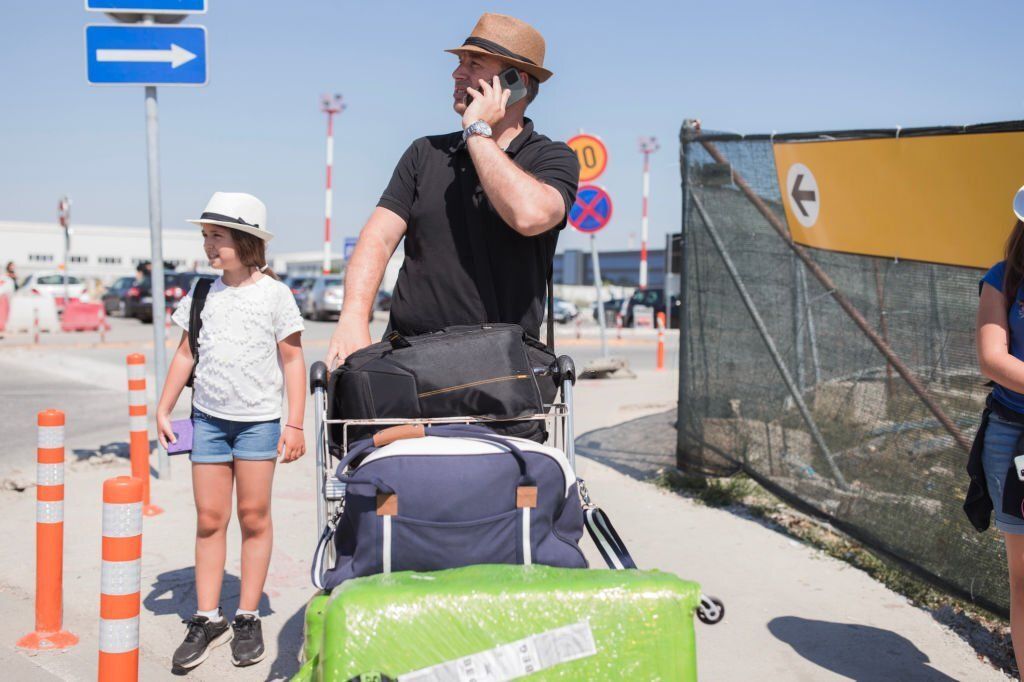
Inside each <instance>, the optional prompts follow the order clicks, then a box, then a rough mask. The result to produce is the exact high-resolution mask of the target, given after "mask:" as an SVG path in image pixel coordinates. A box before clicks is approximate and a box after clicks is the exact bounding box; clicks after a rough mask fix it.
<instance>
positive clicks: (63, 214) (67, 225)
mask: <svg viewBox="0 0 1024 682" xmlns="http://www.w3.org/2000/svg"><path fill="white" fill-rule="evenodd" d="M57 221H58V222H59V223H60V226H61V227H63V228H64V264H63V266H61V273H63V274H62V276H61V279H62V280H63V281H64V309H65V310H66V309H67V306H68V301H69V299H68V253H70V251H71V199H69V198H68V196H67V195H66V194H65V195H64V196H62V197H61V198H60V201H58V202H57Z"/></svg>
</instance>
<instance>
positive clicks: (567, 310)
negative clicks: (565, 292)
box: [552, 296, 580, 324]
mask: <svg viewBox="0 0 1024 682" xmlns="http://www.w3.org/2000/svg"><path fill="white" fill-rule="evenodd" d="M552 307H553V308H554V311H555V322H558V323H559V324H565V323H567V322H571V321H572V320H575V319H576V316H577V315H579V314H580V309H579V308H577V307H576V304H575V303H573V302H572V301H566V300H565V299H564V298H558V297H557V296H556V297H555V300H554V304H553V306H552Z"/></svg>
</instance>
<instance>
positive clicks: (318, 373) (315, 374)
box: [309, 360, 327, 395]
mask: <svg viewBox="0 0 1024 682" xmlns="http://www.w3.org/2000/svg"><path fill="white" fill-rule="evenodd" d="M318 388H319V389H322V390H325V391H326V390H327V365H325V364H324V363H323V361H322V360H317V361H316V362H314V363H313V364H312V365H310V367H309V394H310V395H313V394H314V393H316V389H318Z"/></svg>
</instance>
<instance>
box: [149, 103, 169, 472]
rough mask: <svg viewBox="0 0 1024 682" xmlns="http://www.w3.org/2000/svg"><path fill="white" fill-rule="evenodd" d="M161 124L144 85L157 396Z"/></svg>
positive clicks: (161, 366)
mask: <svg viewBox="0 0 1024 682" xmlns="http://www.w3.org/2000/svg"><path fill="white" fill-rule="evenodd" d="M159 133H160V127H159V119H158V117H157V104H156V87H155V86H153V85H147V86H146V167H147V170H148V175H149V238H150V245H151V246H150V248H151V250H152V261H151V263H152V265H151V267H152V269H151V271H150V282H151V286H150V289H151V291H152V295H153V372H154V375H155V381H154V382H153V386H154V388H155V389H156V396H157V400H159V399H160V392H161V391H162V390H163V383H164V375H165V373H166V372H167V352H166V347H165V346H164V317H165V316H166V313H165V309H166V307H167V304H166V302H165V301H164V253H163V239H162V236H161V230H162V229H163V226H162V224H161V218H160V136H159ZM157 473H158V477H159V478H161V479H163V478H169V477H170V475H171V469H170V466H169V462H168V458H167V451H166V450H164V449H163V448H162V447H160V446H159V445H157Z"/></svg>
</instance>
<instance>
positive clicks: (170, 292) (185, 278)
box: [125, 272, 213, 324]
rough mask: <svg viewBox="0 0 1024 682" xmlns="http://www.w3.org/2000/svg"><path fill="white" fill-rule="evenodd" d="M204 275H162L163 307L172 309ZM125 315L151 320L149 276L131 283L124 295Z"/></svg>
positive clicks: (151, 294)
mask: <svg viewBox="0 0 1024 682" xmlns="http://www.w3.org/2000/svg"><path fill="white" fill-rule="evenodd" d="M200 277H209V278H210V279H213V275H204V274H202V273H199V272H168V273H166V274H165V275H164V307H165V309H166V310H167V311H173V310H174V309H175V308H177V307H178V303H180V302H181V299H182V298H184V296H185V294H187V293H188V292H189V290H190V289H191V288H192V284H193V283H194V282H195V281H196V280H197V279H199V278H200ZM125 317H134V318H136V319H137V320H139V321H140V322H142V323H144V324H149V323H151V322H152V321H153V283H152V281H151V280H150V278H149V277H146V278H145V279H143V280H142V281H141V282H137V283H136V284H133V285H132V286H131V287H130V288H129V289H128V292H127V294H126V295H125Z"/></svg>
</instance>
